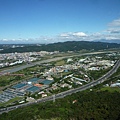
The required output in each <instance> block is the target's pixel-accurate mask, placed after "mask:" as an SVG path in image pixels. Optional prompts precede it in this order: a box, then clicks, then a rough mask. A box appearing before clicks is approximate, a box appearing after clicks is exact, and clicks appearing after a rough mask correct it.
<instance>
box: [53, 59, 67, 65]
mask: <svg viewBox="0 0 120 120" xmlns="http://www.w3.org/2000/svg"><path fill="white" fill-rule="evenodd" d="M64 64H65V61H64V60H60V61H57V62H56V63H55V66H60V65H64Z"/></svg>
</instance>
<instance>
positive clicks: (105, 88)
mask: <svg viewBox="0 0 120 120" xmlns="http://www.w3.org/2000/svg"><path fill="white" fill-rule="evenodd" d="M106 90H107V91H109V92H119V93H120V88H119V87H103V88H101V91H106Z"/></svg>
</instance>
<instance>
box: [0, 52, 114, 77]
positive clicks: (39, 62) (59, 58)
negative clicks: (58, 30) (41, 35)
mask: <svg viewBox="0 0 120 120" xmlns="http://www.w3.org/2000/svg"><path fill="white" fill-rule="evenodd" d="M109 52H115V51H109ZM102 53H108V51H106V52H91V53H83V54H79V55H72V56H65V57H56V58H51V59H47V60H42V61H38V62H33V63H30V64H26V65H21V66H19V67H18V66H16V67H14V68H8V69H6V70H3V71H0V76H2V75H5V74H8V73H14V72H17V71H19V70H22V69H25V68H28V67H33V66H35V65H39V64H42V63H49V62H52V61H57V60H61V59H64V58H68V57H75V56H83V55H93V54H94V55H95V54H102Z"/></svg>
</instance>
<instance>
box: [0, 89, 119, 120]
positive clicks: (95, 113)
mask: <svg viewBox="0 0 120 120" xmlns="http://www.w3.org/2000/svg"><path fill="white" fill-rule="evenodd" d="M73 101H75V103H73ZM43 119H53V120H120V93H118V92H113V93H110V92H108V91H102V92H85V91H84V92H79V93H76V94H73V95H71V96H68V97H65V98H64V99H58V100H56V101H55V102H54V103H53V102H52V101H51V102H46V103H40V104H36V105H31V106H28V107H25V108H22V109H17V110H14V111H11V112H9V113H3V114H2V115H0V120H43Z"/></svg>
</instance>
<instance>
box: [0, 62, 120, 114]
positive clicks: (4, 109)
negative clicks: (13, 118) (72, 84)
mask: <svg viewBox="0 0 120 120" xmlns="http://www.w3.org/2000/svg"><path fill="white" fill-rule="evenodd" d="M119 67H120V60H118V61H117V62H116V64H115V65H114V66H113V68H112V69H111V70H110V71H109V72H107V73H106V74H105V75H103V76H102V77H100V78H99V79H97V80H95V81H92V82H90V83H88V84H86V85H84V86H81V87H78V88H75V89H70V90H68V91H65V92H61V93H58V94H56V95H53V96H49V97H45V98H42V99H38V100H36V101H35V102H28V103H24V104H20V105H16V106H11V107H6V108H2V109H0V114H2V113H4V112H9V111H11V110H14V109H17V108H22V107H25V106H29V105H31V104H37V103H42V102H46V101H51V100H54V97H55V99H58V98H64V97H65V96H67V95H71V94H73V93H76V92H79V91H83V90H86V89H89V88H91V87H93V86H96V85H98V84H101V83H103V82H104V81H106V80H107V78H109V77H110V76H111V75H112V74H114V73H115V72H116V71H117V69H118V68H119Z"/></svg>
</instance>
